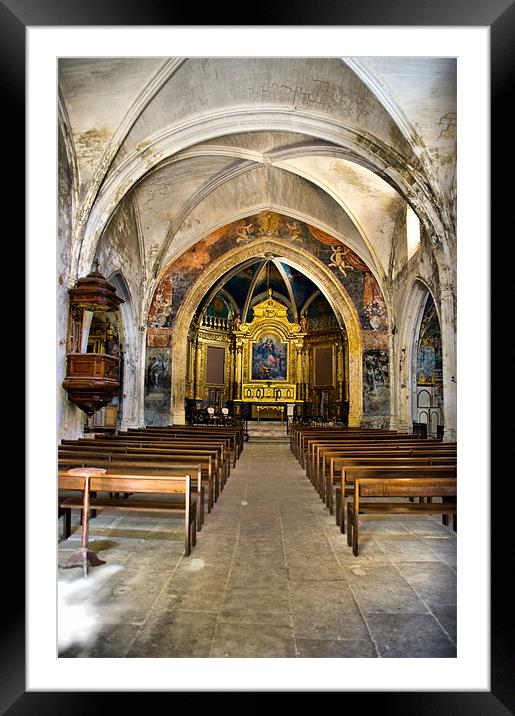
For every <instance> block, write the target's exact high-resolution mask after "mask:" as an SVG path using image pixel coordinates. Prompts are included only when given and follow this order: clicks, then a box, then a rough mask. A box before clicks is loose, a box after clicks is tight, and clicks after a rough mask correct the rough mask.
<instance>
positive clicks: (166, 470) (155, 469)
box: [58, 456, 210, 532]
mask: <svg viewBox="0 0 515 716" xmlns="http://www.w3.org/2000/svg"><path fill="white" fill-rule="evenodd" d="M109 457H111V456H109ZM81 467H82V468H100V469H105V470H106V471H107V472H109V473H110V474H117V475H131V474H132V475H150V474H152V475H154V476H156V477H157V476H164V477H167V476H170V477H180V476H181V475H184V474H188V473H189V474H191V492H192V495H198V509H197V532H200V531H201V529H202V525H203V524H204V513H205V504H206V499H205V493H206V484H205V481H204V484H203V481H202V467H201V465H195V464H193V463H183V464H177V465H173V466H170V465H163V464H161V463H154V462H141V463H139V462H135V461H133V462H130V461H127V462H125V461H120V462H118V460H116V459H115V460H110V459H108V456H105V457H96V458H94V459H92V458H90V457H73V458H59V460H58V468H59V470H63V471H64V470H66V471H68V470H70V469H73V468H81ZM111 495H112V496H113V497H115V498H117V497H119V495H120V493H119V492H114V493H111ZM93 496H95V495H92V497H93ZM127 497H129V494H128V493H124V499H126V498H127ZM209 512H210V510H209V508H208V513H209ZM95 516H96V510H92V511H91V514H90V517H91V518H92V517H95Z"/></svg>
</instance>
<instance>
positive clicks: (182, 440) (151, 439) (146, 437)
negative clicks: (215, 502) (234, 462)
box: [79, 431, 231, 481]
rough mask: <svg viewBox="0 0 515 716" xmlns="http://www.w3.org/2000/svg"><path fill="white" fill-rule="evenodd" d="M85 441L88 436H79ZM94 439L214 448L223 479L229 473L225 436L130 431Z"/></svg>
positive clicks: (229, 462)
mask: <svg viewBox="0 0 515 716" xmlns="http://www.w3.org/2000/svg"><path fill="white" fill-rule="evenodd" d="M79 440H83V441H85V442H87V441H88V438H79ZM95 440H97V441H101V442H109V441H111V442H113V441H114V442H125V443H127V444H132V443H134V444H138V445H139V444H141V445H145V444H150V445H157V446H159V445H162V446H163V447H164V446H170V447H178V446H183V445H188V446H191V447H192V448H193V449H195V448H197V449H206V448H210V449H216V450H218V451H219V455H220V457H219V460H220V464H221V465H223V472H224V481H225V480H226V479H227V478H228V477H229V475H230V474H231V447H230V440H229V438H227V437H224V438H221V437H213V436H206V437H202V439H201V440H199V439H198V436H191V435H165V434H162V433H161V434H160V433H157V432H156V433H154V432H150V431H149V432H147V431H145V432H143V431H142V432H139V433H136V432H131V433H118V434H117V435H95Z"/></svg>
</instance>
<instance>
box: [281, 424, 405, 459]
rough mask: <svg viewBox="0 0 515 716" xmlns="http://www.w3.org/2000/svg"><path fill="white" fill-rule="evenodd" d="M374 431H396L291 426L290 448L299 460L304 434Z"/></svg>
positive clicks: (340, 433) (387, 431) (341, 433)
mask: <svg viewBox="0 0 515 716" xmlns="http://www.w3.org/2000/svg"><path fill="white" fill-rule="evenodd" d="M371 432H374V433H376V434H378V433H395V432H397V431H395V430H388V429H386V428H384V429H383V428H360V427H352V428H343V427H325V428H319V427H318V428H315V427H311V428H308V427H295V426H293V427H292V428H291V431H290V449H291V451H292V452H293V454H294V455H295V457H296V458H297V459H298V460H299V462H300V457H299V454H300V445H301V441H302V436H304V435H312V436H316V435H319V436H321V437H323V436H324V435H326V436H330V435H334V434H338V435H356V434H358V433H361V434H367V433H371Z"/></svg>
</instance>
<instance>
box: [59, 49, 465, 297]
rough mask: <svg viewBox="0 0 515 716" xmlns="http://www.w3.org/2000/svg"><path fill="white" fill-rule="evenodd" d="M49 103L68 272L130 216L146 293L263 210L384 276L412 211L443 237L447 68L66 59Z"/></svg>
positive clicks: (450, 157)
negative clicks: (69, 183) (54, 106)
mask: <svg viewBox="0 0 515 716" xmlns="http://www.w3.org/2000/svg"><path fill="white" fill-rule="evenodd" d="M59 93H60V108H59V109H60V119H61V126H62V132H63V136H64V139H65V144H66V148H67V157H68V163H69V166H70V171H71V172H72V174H73V186H74V190H75V194H74V206H75V209H74V211H75V217H74V227H75V228H74V242H75V248H76V249H77V251H76V253H77V256H78V257H79V259H78V263H77V266H76V267H75V269H76V273H78V274H83V273H86V272H87V271H88V270H89V268H90V265H91V260H92V257H93V256H94V252H95V248H96V245H97V243H98V241H99V239H100V238H101V236H102V234H103V233H104V232H105V231H106V230H107V227H108V226H109V223H110V221H112V219H113V217H115V216H116V214H117V212H119V211H121V209H122V208H123V206H124V205H125V206H126V205H127V202H129V203H130V205H131V207H132V212H133V216H134V217H135V218H134V223H135V229H134V230H135V232H136V233H137V236H138V245H139V254H140V255H139V261H140V262H141V266H142V275H143V276H144V277H145V279H146V281H148V289H149V290H151V288H152V286H155V285H156V282H157V280H158V277H159V276H160V275H162V272H163V271H164V269H165V267H166V266H167V265H169V263H170V262H171V261H172V260H174V259H176V258H177V257H178V256H180V255H181V254H182V253H184V251H185V250H186V249H188V248H189V247H191V246H192V245H194V244H195V243H196V242H197V241H198V240H200V239H202V238H204V237H205V236H207V235H208V234H209V233H210V232H212V231H214V230H216V229H217V228H219V227H221V226H224V225H226V224H228V223H230V222H231V221H234V220H236V219H239V218H242V217H245V216H248V215H250V214H253V213H256V212H258V211H261V210H263V209H272V210H276V211H280V212H282V213H283V214H286V215H288V216H292V217H295V218H297V219H300V220H303V221H306V222H308V223H310V224H312V225H314V226H317V227H318V228H320V229H322V230H325V231H328V232H330V233H331V234H332V235H333V236H335V237H336V238H339V239H340V240H342V241H343V242H344V243H346V244H347V245H348V246H350V247H351V248H352V249H353V250H354V251H355V252H356V253H357V254H358V255H359V256H360V257H361V258H362V259H363V260H364V261H365V262H367V263H368V264H369V265H370V266H371V267H372V269H373V271H374V273H375V274H376V276H378V277H379V278H386V277H388V276H389V274H390V272H391V262H392V252H393V247H394V244H395V240H396V235H397V234H398V233H399V231H401V230H403V229H402V227H403V226H404V220H405V212H406V202H409V203H410V204H411V205H412V207H413V208H414V209H415V210H416V211H417V212H418V213H419V216H420V218H421V219H422V220H423V221H424V220H425V219H426V218H427V216H429V219H430V220H431V221H433V223H434V225H435V226H440V227H442V226H443V227H444V228H445V227H449V226H451V227H452V224H453V220H454V196H455V161H456V62H455V60H454V59H452V58H394V57H389V58H376V57H369V58H367V57H361V58H359V59H354V58H349V59H341V58H320V57H319V58H302V57H299V58H217V57H211V58H170V59H163V58H73V59H66V58H64V59H61V60H60V62H59ZM427 207H430V208H429V209H428V208H427ZM424 212H425V213H424ZM81 262H82V263H81ZM276 270H278V271H279V273H280V270H279V264H277V266H276ZM285 285H286V284H285ZM290 298H291V296H290Z"/></svg>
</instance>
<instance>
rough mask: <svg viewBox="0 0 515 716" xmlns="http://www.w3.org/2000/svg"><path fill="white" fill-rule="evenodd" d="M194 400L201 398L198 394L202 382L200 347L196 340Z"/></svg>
mask: <svg viewBox="0 0 515 716" xmlns="http://www.w3.org/2000/svg"><path fill="white" fill-rule="evenodd" d="M195 346H196V347H195V400H202V399H203V396H202V395H201V394H200V386H201V384H202V383H203V381H202V347H201V344H200V342H199V341H198V340H197V342H196V344H195Z"/></svg>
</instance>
